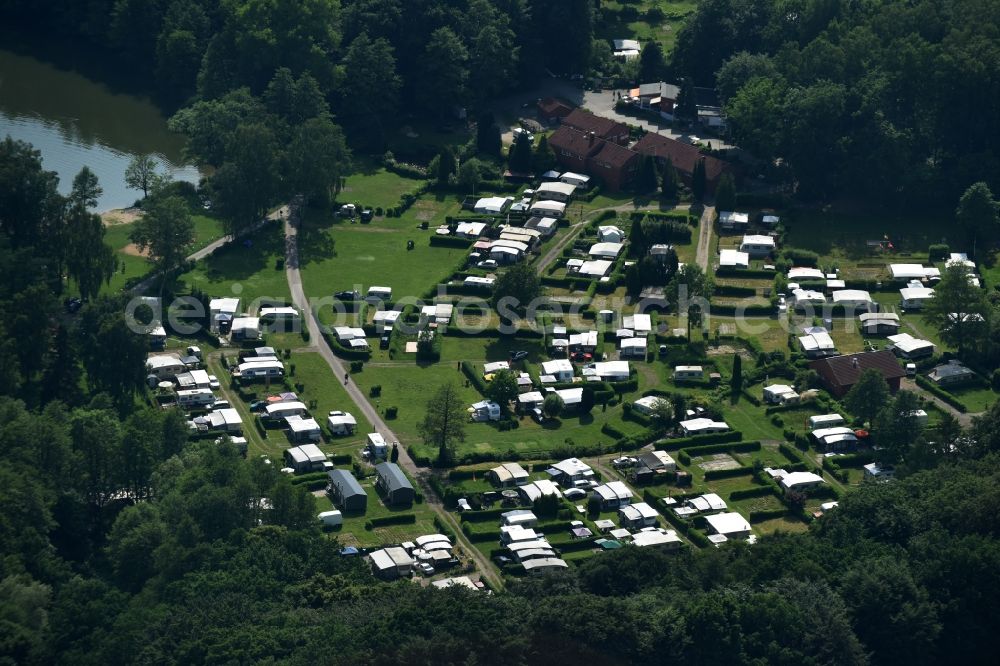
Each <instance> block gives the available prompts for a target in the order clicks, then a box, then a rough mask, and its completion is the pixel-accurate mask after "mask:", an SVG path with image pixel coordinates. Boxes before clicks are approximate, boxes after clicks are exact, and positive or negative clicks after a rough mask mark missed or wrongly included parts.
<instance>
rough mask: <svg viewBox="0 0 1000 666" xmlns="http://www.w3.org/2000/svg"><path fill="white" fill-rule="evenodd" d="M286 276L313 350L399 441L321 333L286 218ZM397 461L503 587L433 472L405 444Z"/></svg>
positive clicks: (458, 538) (496, 584) (362, 406)
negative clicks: (447, 504) (448, 506)
mask: <svg viewBox="0 0 1000 666" xmlns="http://www.w3.org/2000/svg"><path fill="white" fill-rule="evenodd" d="M285 275H286V277H287V278H288V288H289V290H290V291H291V294H292V302H293V303H294V304H295V306H296V307H297V308H298V309H299V310H301V312H302V315H303V318H304V319H305V321H306V326H307V329H308V331H309V340H310V347H309V349H310V350H315V351H317V352H319V354H320V356H321V357H322V358H323V360H324V361H326V363H327V365H329V366H330V370H331V371H332V372H333V375H334V376H335V377H338V378H340V377H345V376H346V377H347V378H348V379H347V381H346V383H345V384H344V389H345V390H346V391H347V395H349V396H350V398H351V400H353V401H354V404H355V405H356V406H357V408H358V409H359V410H360V411H361V413H362V414H364V416H365V418H366V419H368V421H369V422H370V423H371V424H372V426H373V427H374V428H375V430H376V431H378V432H380V433H382V435H383V437H385V438H386V440H387V441H390V442H400V441H401V440H400V438H399V437H398V436H397V435H396V434H395V433H394V432H393V431H392V429H391V428H390V427H389V426H388V425H387V424H386V423H385V421H384V420H382V417H381V415H380V414H379V413H378V411H377V410H376V409H375V408H374V407H372V405H371V403H370V402H368V398H367V397H366V396H365V395H364V393H363V392H362V391H361V389H359V388H358V386H357V384H355V383H354V381H353V380H351V379H350V375H349V373H348V369H347V367H346V366H345V365H344V362H343V361H342V360H341V359H339V358H337V356H335V355H334V353H333V350H331V349H330V345H328V344H327V342H326V339H325V338H324V337H323V335H322V333H321V332H320V323H319V320H318V318H317V317H316V313H315V312H313V311H312V308H310V307H309V299H308V298H306V294H305V291H304V290H303V288H302V274H301V272H300V271H299V256H298V230H297V229H296V228H295V226H294V225H292V223H291V222H289V221H288V219H287V217H286V218H285ZM398 463H399V465H400V467H402V468H403V469H405V470H406V471H407V472H409V474H410V476H412V477H413V478H414V479H415V480H416V481H417V485H419V486H420V489H421V492H422V493H423V496H424V501H425V502H426V503H427V505H428V506H429V507H430V508H431V509H432V510H433V511H434V513H435V514H436V515H437V516H438V517H439V518H440V519H441V520H442V521H443V522H444V523H445V524H446V525H448V526H449V527H451V530H452V531H453V532H454V533H455V540H456V541H457V542H458V543H460V544H461V545H462V546H463V548H464V549H465V551H466V552H467V553H468V554H469V557H471V558H472V560H473V561H474V562H475V563H476V566H477V568H478V569H479V571H480V574H481V575H482V576H483V577H485V578H486V579H487V580H488V581H489V583H490V584H491V585H492V586H493V587H494V588H497V589H500V588H502V587H503V580H502V579H501V578H500V576H499V575H497V573H496V570H495V569H494V568H493V566H492V565H491V564H490V562H489V560H488V559H487V558H486V557H485V556H484V555H483V554H482V553H481V552H480V551H479V550H478V549H476V548H475V547H474V546H473V545H472V543H471V542H470V541H469V540H468V539H467V538H466V536H465V534H464V533H463V532H462V527H461V525H460V524H459V521H458V520H456V518H455V516H454V514H452V513H451V512H449V511H447V510H445V508H444V506H443V505H442V504H441V500H440V499H439V498H438V496H437V494H436V493H435V492H434V490H433V489H432V488H431V487H430V485H429V484H428V483H427V476H428V474H430V472H428V471H427V470H424V469H421V468H420V467H417V465H416V464H415V463H414V462H413V459H412V458H410V454H409V452H407V450H406V448H405V446H404V445H402V444H400V446H399V460H398Z"/></svg>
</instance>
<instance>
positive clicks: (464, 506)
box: [458, 497, 472, 511]
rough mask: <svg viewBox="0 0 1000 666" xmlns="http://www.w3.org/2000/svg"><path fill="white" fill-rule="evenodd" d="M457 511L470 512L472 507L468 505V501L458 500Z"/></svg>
mask: <svg viewBox="0 0 1000 666" xmlns="http://www.w3.org/2000/svg"><path fill="white" fill-rule="evenodd" d="M458 510H459V511H472V505H470V504H469V500H467V499H465V498H464V497H462V498H460V499H459V500H458Z"/></svg>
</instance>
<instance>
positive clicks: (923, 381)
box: [917, 375, 968, 414]
mask: <svg viewBox="0 0 1000 666" xmlns="http://www.w3.org/2000/svg"><path fill="white" fill-rule="evenodd" d="M917 385H918V386H919V387H920V388H922V389H924V390H926V391H927V392H928V393H930V394H931V395H933V396H934V397H936V398H939V399H940V400H942V401H944V402H946V403H948V404H949V405H951V406H952V407H954V408H955V409H957V410H958V411H960V412H962V413H963V414H964V413H965V412H967V411H968V408H967V407H966V406H965V405H963V404H962V403H961V402H959V400H958V398H956V397H955V396H953V395H952V394H951V393H948V392H947V391H945V390H944V389H943V388H941V387H940V386H938V385H937V384H935V383H934V382H932V381H931V380H929V379H927V378H926V377H924V376H923V375H917Z"/></svg>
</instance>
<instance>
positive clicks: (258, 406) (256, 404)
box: [250, 400, 268, 412]
mask: <svg viewBox="0 0 1000 666" xmlns="http://www.w3.org/2000/svg"><path fill="white" fill-rule="evenodd" d="M267 405H268V402H267V400H254V401H253V402H251V403H250V411H251V412H262V411H264V409H265V408H266V407H267Z"/></svg>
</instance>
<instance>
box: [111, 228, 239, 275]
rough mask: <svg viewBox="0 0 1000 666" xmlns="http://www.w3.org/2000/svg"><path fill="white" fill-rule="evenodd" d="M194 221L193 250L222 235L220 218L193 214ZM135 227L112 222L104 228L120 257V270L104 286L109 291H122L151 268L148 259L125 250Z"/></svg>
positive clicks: (118, 257) (112, 246) (130, 241)
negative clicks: (132, 280)
mask: <svg viewBox="0 0 1000 666" xmlns="http://www.w3.org/2000/svg"><path fill="white" fill-rule="evenodd" d="M192 221H193V222H194V233H195V240H194V242H193V243H192V244H191V249H192V251H194V250H197V249H199V248H202V247H204V246H206V245H208V244H209V243H211V242H212V241H214V240H216V239H218V238H221V237H222V222H221V221H219V220H218V219H216V218H214V217H209V216H206V215H193V216H192ZM134 228H135V223H128V224H112V225H110V226H106V227H105V228H104V242H105V243H107V244H108V245H109V246H110V247H111V248H112V249H114V250H115V254H116V256H117V259H118V270H116V271H115V274H114V275H113V276H112V278H111V281H110V282H109V283H108V284H107V285H106V286H105V287H104V290H105V291H106V292H108V293H112V292H117V291H120V290H121V289H122V288H123V287H124V286H125V283H126V282H127V281H128V280H130V279H133V278H139V277H142V276H143V275H145V274H146V273H148V272H149V271H150V270H151V266H150V265H149V262H148V261H147V260H146V259H144V258H143V257H139V256H136V255H135V254H132V253H128V252H125V251H124V249H125V248H126V247H128V246H129V245H130V244H131V243H132V240H131V239H130V238H129V236H130V235H131V233H132V230H133V229H134Z"/></svg>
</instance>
